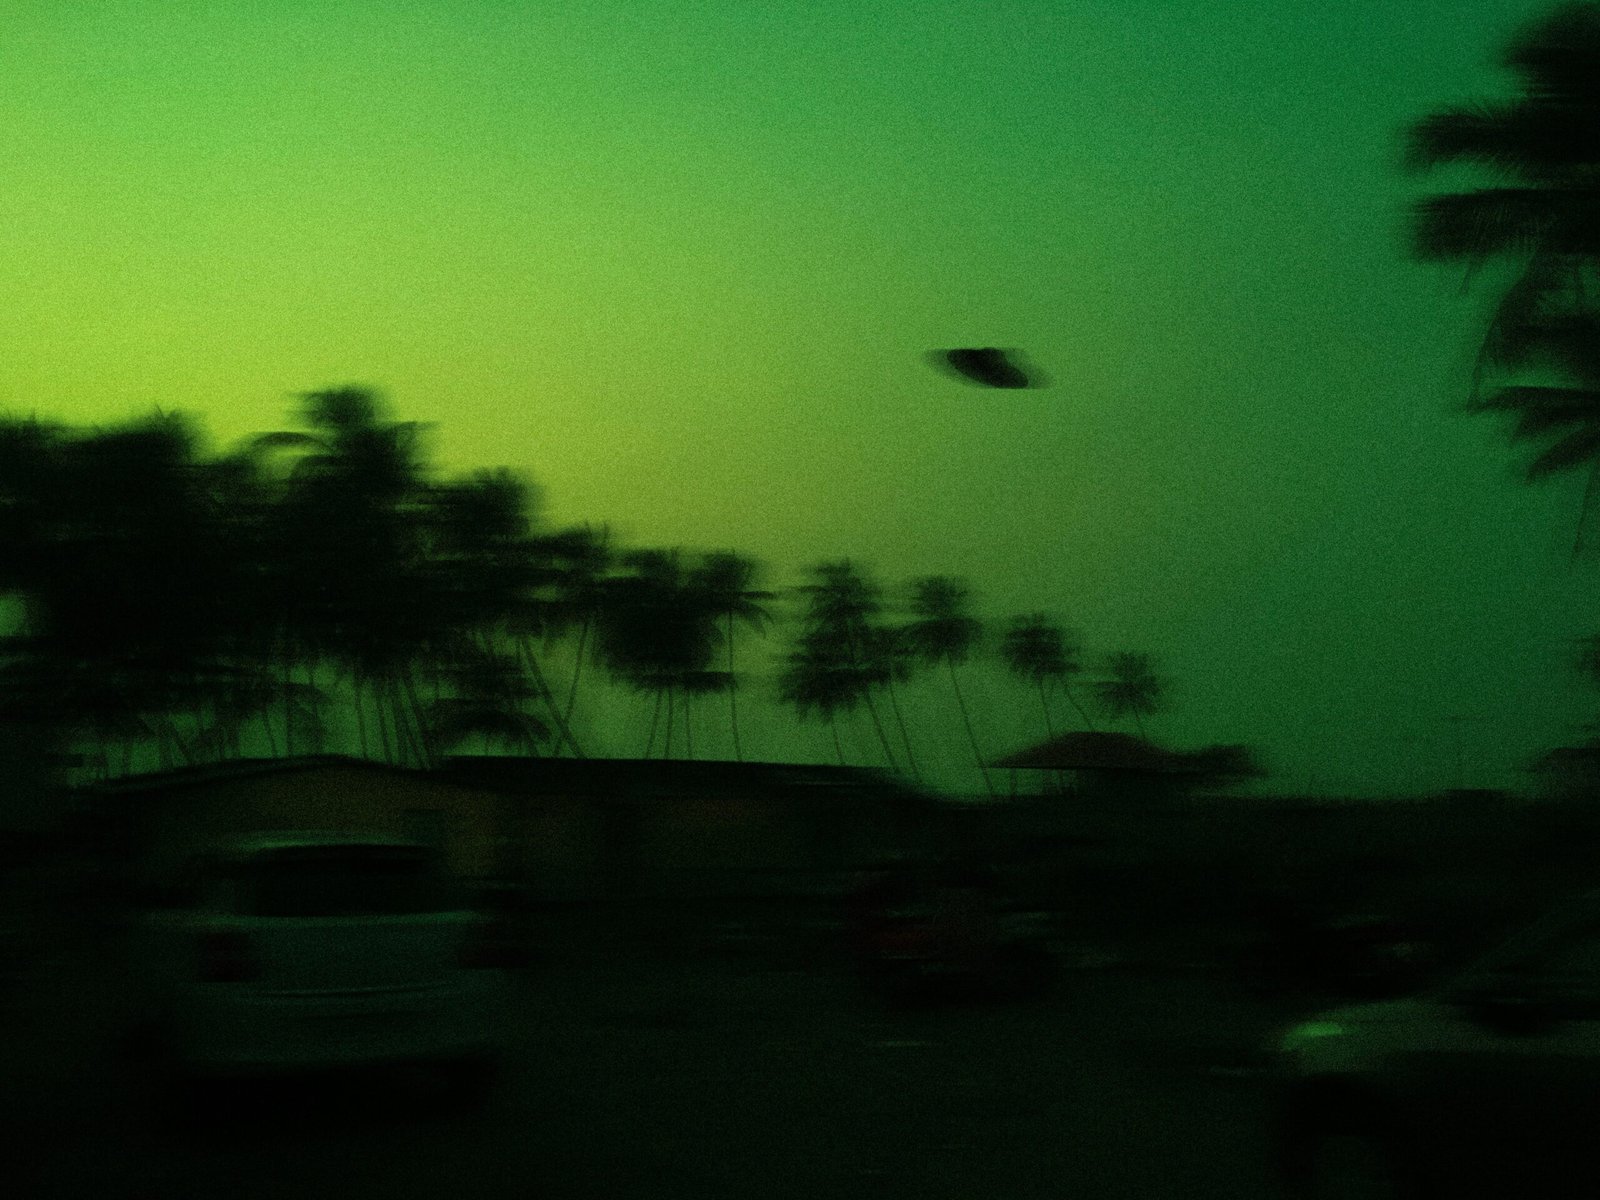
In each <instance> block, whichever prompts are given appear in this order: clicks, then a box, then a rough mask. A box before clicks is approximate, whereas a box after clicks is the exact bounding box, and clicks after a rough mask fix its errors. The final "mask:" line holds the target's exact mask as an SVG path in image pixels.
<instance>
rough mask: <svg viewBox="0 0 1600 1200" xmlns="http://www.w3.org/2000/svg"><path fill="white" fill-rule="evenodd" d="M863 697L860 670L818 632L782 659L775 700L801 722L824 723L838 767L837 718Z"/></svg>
mask: <svg viewBox="0 0 1600 1200" xmlns="http://www.w3.org/2000/svg"><path fill="white" fill-rule="evenodd" d="M863 695H864V691H863V688H862V680H861V672H860V670H859V669H858V668H856V667H854V666H851V665H850V663H849V662H848V661H846V660H845V658H844V657H843V656H841V654H840V653H839V647H838V645H837V644H836V642H835V641H834V640H833V639H832V638H830V637H828V636H827V635H826V634H825V633H823V632H822V631H820V630H814V631H812V632H810V633H808V634H805V635H803V636H802V637H801V639H800V642H799V645H798V646H797V648H796V649H794V650H792V651H790V652H789V653H788V654H787V655H786V656H785V658H784V664H783V667H782V669H781V671H780V672H779V675H778V698H779V699H780V700H781V701H782V702H783V703H785V704H789V705H792V706H793V707H794V709H795V711H796V712H797V713H798V714H799V716H800V719H801V720H809V719H810V718H811V717H813V716H818V717H821V718H822V719H823V720H825V721H827V722H828V729H829V731H830V732H831V733H832V734H833V751H834V754H835V755H836V756H837V757H838V760H839V765H840V766H841V767H842V766H844V765H845V760H844V745H843V743H842V742H840V740H839V721H838V716H839V714H840V713H848V712H850V711H851V710H852V709H854V708H855V706H856V705H857V704H859V703H860V702H861V699H862V696H863Z"/></svg>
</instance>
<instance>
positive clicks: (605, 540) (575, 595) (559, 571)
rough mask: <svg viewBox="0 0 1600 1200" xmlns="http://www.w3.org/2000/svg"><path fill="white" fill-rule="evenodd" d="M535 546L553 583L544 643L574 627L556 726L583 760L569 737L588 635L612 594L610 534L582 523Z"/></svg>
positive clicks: (543, 621) (543, 612)
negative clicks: (575, 637)
mask: <svg viewBox="0 0 1600 1200" xmlns="http://www.w3.org/2000/svg"><path fill="white" fill-rule="evenodd" d="M539 545H540V547H541V549H542V550H543V552H544V554H545V556H546V558H547V560H548V561H549V562H550V564H551V569H552V571H553V580H554V583H553V589H554V594H553V595H552V596H550V597H548V598H547V599H546V600H545V602H544V603H543V604H542V605H541V606H540V612H539V619H538V623H539V624H540V626H541V627H542V632H543V633H544V635H545V636H546V638H547V639H548V638H552V637H557V636H559V635H560V634H562V633H564V632H566V631H567V630H569V629H570V628H571V627H572V626H573V625H574V624H576V625H577V626H578V644H577V650H576V652H575V653H574V656H573V665H572V681H571V683H570V684H569V685H568V688H567V702H566V708H565V709H564V710H563V711H562V712H561V717H560V722H559V725H560V728H561V729H562V730H563V731H564V732H565V734H566V737H567V741H568V744H569V745H571V747H572V752H573V754H574V755H575V756H576V757H578V758H582V757H583V752H582V751H581V750H579V749H578V745H577V742H576V741H574V740H573V739H572V732H571V726H572V714H573V712H574V710H575V709H576V708H577V704H578V680H579V678H580V677H581V676H582V674H583V663H584V654H585V651H586V650H587V649H588V647H589V637H590V635H591V634H592V633H593V632H594V629H595V625H596V623H597V622H598V621H599V619H600V613H601V608H602V606H603V605H604V603H605V602H606V600H607V598H608V596H609V595H610V593H609V591H608V587H609V584H608V577H607V572H608V571H609V570H610V569H611V566H612V563H613V561H614V554H613V552H612V550H611V530H610V527H609V526H605V525H602V526H600V527H599V528H598V529H596V528H594V527H592V526H589V525H582V526H579V527H577V528H575V529H568V530H563V531H562V532H560V533H556V534H553V535H551V536H549V537H547V538H544V539H542V540H541V541H540V543H539ZM524 650H525V653H527V655H528V657H529V660H530V662H536V660H535V659H534V658H533V655H532V649H531V646H530V645H529V644H528V643H527V642H526V641H525V642H524ZM535 669H537V668H535ZM541 674H542V672H541ZM552 699H553V697H552Z"/></svg>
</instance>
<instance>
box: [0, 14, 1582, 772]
mask: <svg viewBox="0 0 1600 1200" xmlns="http://www.w3.org/2000/svg"><path fill="white" fill-rule="evenodd" d="M1545 8H1546V6H1545V5H1541V4H1532V3H1525V2H1524V3H1516V2H1511V0H1478V2H1477V3H1474V4H1472V5H1462V4H1459V3H1457V2H1455V0H1408V2H1407V3H1405V4H1396V3H1394V0H1341V2H1340V3H1338V4H1331V5H1302V4H1285V3H1282V0H1276V2H1274V3H1267V2H1265V0H1174V2H1168V3H1161V2H1157V0H1099V2H1095V0H1085V2H1079V3H1073V4H1062V3H1059V2H1056V0H1030V2H1022V0H981V2H980V0H966V2H962V3H938V2H935V0H930V2H929V3H923V4H907V3H905V2H904V0H894V2H892V3H891V2H884V0H792V2H780V0H763V2H762V3H750V2H748V0H701V2H694V0H606V2H602V0H576V2H572V3H560V4H555V3H543V2H541V3H533V2H531V0H530V2H524V3H511V2H509V0H499V2H493V0H426V2H423V0H416V2H412V3H376V2H363V0H342V2H334V0H329V2H327V3H310V2H307V3H296V2H295V0H273V2H272V3H269V4H262V3H259V2H256V0H250V2H221V0H219V2H216V3H198V2H194V0H182V2H180V0H169V2H159V0H97V2H96V3H94V4H86V5H64V4H60V3H57V2H55V0H48V2H47V0H38V2H34V3H24V2H10V3H0V117H3V120H4V122H5V131H6V132H5V137H4V139H3V140H0V206H3V211H0V231H3V232H0V237H3V238H4V252H3V253H0V287H3V291H4V296H5V303H4V305H3V307H0V344H3V346H4V353H3V354H0V407H3V408H7V409H9V410H11V411H13V412H23V413H26V412H29V411H37V412H39V413H40V414H41V415H48V416H51V417H55V418H58V419H62V420H67V421H74V422H90V421H99V420H111V419H115V418H118V417H123V416H128V415H132V414H135V413H140V412H146V411H149V409H150V408H151V407H152V406H153V405H157V404H159V405H161V406H163V407H165V408H168V409H173V408H176V409H183V410H188V411H191V412H194V413H196V414H198V415H200V416H201V418H202V420H203V422H204V424H205V426H206V427H207V428H208V429H209V430H210V431H211V432H212V433H213V434H214V435H215V437H216V438H217V439H218V440H219V441H221V442H231V441H232V440H234V439H236V438H238V437H240V436H243V435H245V434H247V433H250V432H253V431H257V430H262V429H270V428H281V427H283V426H284V424H285V421H286V419H287V414H288V413H289V411H290V409H291V406H292V399H291V397H292V394H293V393H295V392H298V391H303V390H306V389H308V388H314V387H319V386H324V385H329V384H335V383H343V382H361V383H367V384H371V385H375V386H377V387H380V388H382V389H383V390H384V391H385V392H386V393H387V394H388V395H389V396H390V397H391V399H392V401H393V403H394V405H395V407H396V409H397V411H398V414H399V415H400V416H402V417H406V418H416V419H423V420H430V421H437V422H438V423H439V429H438V432H437V435H436V438H435V441H434V450H435V457H436V459H437V461H438V462H440V463H441V464H442V465H443V466H444V467H446V468H447V469H450V470H459V469H465V468H468V467H472V466H479V465H484V466H487V465H499V464H505V465H510V466H513V467H517V468H519V469H524V470H526V471H528V472H529V473H530V474H531V476H532V477H533V478H534V479H535V480H537V481H538V483H539V484H540V486H541V487H542V488H543V490H544V494H545V516H546V518H547V520H548V521H549V522H552V523H568V522H576V521H580V520H591V521H596V522H601V521H603V522H609V523H610V524H611V526H612V528H613V530H614V531H615V532H616V533H617V535H618V536H619V538H620V539H621V540H622V541H624V542H625V543H628V544H634V545H641V544H648V545H681V546H684V547H685V548H689V549H693V548H716V547H721V546H730V547H735V548H738V549H740V550H742V551H745V552H748V553H751V554H754V555H756V556H757V557H759V558H761V559H763V560H764V561H766V562H767V563H769V564H771V566H772V568H773V571H774V572H775V575H776V582H779V583H787V582H791V581H793V580H794V579H795V578H796V576H797V573H798V572H799V570H800V569H802V568H804V567H805V566H807V565H808V564H810V563H812V562H815V561H817V560H819V559H823V558H830V557H841V556H845V555H848V556H850V557H851V558H853V559H855V560H857V561H858V562H860V563H861V564H863V565H865V566H867V567H868V568H870V569H871V570H872V571H873V572H875V573H876V574H877V575H878V576H879V578H880V579H882V580H883V581H884V582H886V583H893V582H897V581H901V580H904V579H908V578H910V577H912V576H914V575H917V574H925V573H934V572H938V573H950V574H957V575H961V576H965V577H966V578H967V579H968V580H969V581H970V583H971V584H972V586H973V588H974V590H975V592H976V593H977V595H978V600H979V604H980V607H981V611H982V612H983V613H984V614H985V615H989V616H994V617H1003V616H1005V615H1008V614H1010V613H1013V612H1018V611H1023V610H1031V609H1044V610H1047V611H1049V612H1051V613H1052V614H1054V615H1056V616H1057V617H1059V618H1060V619H1062V620H1064V621H1065V622H1067V623H1068V624H1070V625H1071V626H1073V627H1075V628H1077V629H1078V630H1080V631H1081V633H1082V636H1083V638H1084V640H1085V642H1086V643H1087V645H1088V646H1089V647H1090V648H1091V650H1092V651H1108V650H1114V649H1122V648H1129V649H1136V650H1143V651H1147V652H1149V653H1151V654H1153V655H1155V656H1156V657H1157V659H1158V660H1159V662H1160V664H1161V666H1162V667H1163V669H1164V671H1165V673H1166V674H1167V675H1169V676H1170V677H1171V679H1172V681H1173V695H1172V700H1173V707H1172V709H1171V711H1170V712H1169V713H1167V714H1165V715H1163V716H1161V717H1158V718H1157V719H1156V720H1155V721H1154V722H1152V724H1151V731H1152V733H1153V734H1155V735H1157V736H1158V737H1160V738H1163V739H1165V740H1167V741H1169V742H1171V743H1173V744H1176V745H1189V744H1193V743H1196V742H1203V741H1213V740H1221V741H1247V742H1254V743H1257V744H1258V745H1260V746H1261V747H1262V749H1263V751H1264V754H1265V757H1266V758H1267V760H1268V762H1269V764H1270V765H1271V766H1272V767H1273V768H1274V769H1275V771H1276V773H1277V779H1276V780H1275V781H1274V782H1275V785H1276V786H1281V787H1286V788H1292V789H1301V788H1305V787H1308V786H1309V787H1311V788H1313V789H1314V790H1316V791H1332V792H1360V793H1364V794H1371V795H1383V794H1392V793H1403V792H1412V791H1415V790H1418V789H1428V788H1438V787H1444V786H1454V785H1457V784H1459V783H1463V782H1471V783H1481V784H1490V785H1504V784H1520V783H1522V782H1524V781H1525V780H1524V777H1523V775H1522V774H1521V771H1522V767H1523V765H1524V764H1525V762H1526V760H1527V759H1528V757H1529V756H1530V755H1531V754H1534V753H1536V752H1537V751H1540V750H1542V749H1545V748H1548V747H1549V746H1551V745H1554V744H1557V743H1559V742H1561V741H1564V740H1571V739H1572V738H1574V737H1575V736H1578V735H1577V733H1576V731H1575V723H1576V722H1578V721H1581V720H1584V719H1586V718H1587V717H1588V715H1589V714H1590V711H1591V709H1592V707H1593V704H1592V698H1591V693H1589V692H1587V691H1585V689H1584V688H1583V686H1582V685H1581V684H1580V683H1579V681H1578V680H1577V679H1576V677H1575V676H1574V675H1573V673H1572V672H1571V671H1570V670H1569V669H1568V667H1567V665H1566V664H1567V659H1568V657H1569V656H1570V652H1571V650H1570V642H1571V639H1573V638H1575V637H1577V636H1579V635H1582V634H1587V633H1590V632H1600V619H1597V617H1596V614H1595V613H1594V604H1593V600H1592V598H1591V592H1592V590H1593V588H1594V584H1595V570H1596V568H1595V567H1594V565H1592V564H1587V565H1574V564H1573V563H1572V562H1571V561H1570V559H1569V557H1568V555H1567V553H1566V548H1567V547H1568V545H1569V544H1570V539H1571V532H1572V522H1573V518H1574V514H1575V513H1576V508H1577V499H1578V495H1579V492H1580V486H1581V485H1580V482H1578V481H1572V482H1559V483H1557V484H1554V485H1552V486H1548V487H1543V488H1538V489H1528V488H1525V487H1523V486H1521V485H1520V484H1519V483H1518V482H1517V481H1516V476H1515V473H1514V464H1515V462H1516V459H1515V458H1514V457H1513V455H1512V454H1511V453H1510V452H1509V451H1508V449H1507V447H1506V446H1505V444H1504V442H1503V440H1502V438H1501V436H1500V431H1499V430H1498V429H1497V428H1496V427H1495V426H1494V424H1493V423H1492V422H1490V421H1488V420H1485V419H1481V418H1479V419H1468V418H1465V417H1461V416H1458V415H1456V414H1454V413H1453V412H1452V411H1451V409H1452V405H1453V404H1454V403H1456V402H1457V401H1458V400H1459V398H1460V397H1461V395H1462V394H1463V389H1464V387H1465V385H1466V379H1467V368H1468V364H1469V363H1470V359H1471V352H1472V350H1473V348H1474V345H1475V339H1476V337H1477V334H1478V331H1479V327H1480V323H1481V318H1482V313H1483V311H1484V308H1485V305H1486V303H1487V301H1488V300H1489V299H1490V296H1491V293H1490V292H1488V291H1479V292H1476V293H1474V294H1468V295H1463V294H1462V292H1461V287H1460V282H1461V280H1460V273H1459V272H1458V271H1451V270H1449V269H1445V268H1437V267H1421V266H1417V265H1414V264H1412V263H1410V262H1408V261H1407V259H1406V258H1405V255H1404V242H1403V228H1404V207H1405V204H1406V202H1407V200H1408V198H1410V197H1412V196H1415V195H1419V194H1421V193H1422V192H1423V191H1425V190H1426V189H1427V188H1428V187H1429V186H1430V184H1429V182H1428V181H1425V180H1423V181H1419V180H1414V179H1408V178H1406V177H1404V176H1402V175H1401V173H1400V172H1399V171H1398V169H1397V166H1396V159H1397V147H1398V138H1399V134H1400V132H1401V130H1402V129H1403V128H1404V126H1405V125H1406V123H1407V122H1408V121H1410V120H1412V119H1414V118H1416V117H1419V116H1421V115H1423V114H1425V113H1427V112H1429V111H1431V110H1432V109H1435V108H1437V107H1439V106H1441V105H1442V104H1444V103H1447V102H1450V101H1455V100H1461V99H1467V98H1471V97H1476V96H1484V95H1487V94H1491V93H1493V92H1495V91H1498V90H1500V89H1502V88H1503V87H1504V86H1505V81H1504V78H1503V76H1502V75H1501V74H1500V73H1499V72H1498V71H1497V69H1496V68H1495V67H1494V65H1493V60H1494V57H1495V55H1496V53H1497V52H1498V50H1499V48H1500V46H1501V45H1502V44H1503V43H1504V41H1505V39H1506V36H1507V35H1508V33H1510V32H1511V31H1512V30H1514V29H1516V28H1517V27H1518V26H1519V25H1520V24H1521V23H1522V22H1524V21H1525V20H1526V19H1527V18H1528V17H1529V16H1532V15H1537V14H1538V13H1541V12H1543V11H1544V10H1545ZM1451 182H1457V183H1459V182H1460V180H1459V179H1452V178H1451V177H1441V178H1440V179H1439V180H1436V181H1434V185H1435V186H1444V185H1446V184H1449V183H1451ZM987 344H994V345H1002V346H1021V347H1025V348H1027V349H1028V351H1029V353H1030V357H1031V359H1032V360H1033V361H1034V362H1036V363H1037V364H1039V365H1040V366H1041V367H1043V368H1044V369H1045V370H1046V371H1047V372H1048V373H1049V375H1050V377H1051V379H1052V382H1053V386H1052V387H1050V388H1048V389H1043V390H1037V391H1025V392H990V393H986V392H982V391H979V390H977V389H973V388H968V387H964V386H961V385H959V384H957V383H954V382H952V381H950V380H947V379H945V378H943V377H941V376H939V375H936V374H934V373H933V372H931V371H930V370H928V369H927V367H926V365H925V363H924V362H923V360H922V357H921V356H922V354H923V352H924V351H926V350H927V349H929V348H930V347H936V346H955V345H987ZM744 649H745V650H746V651H747V652H748V653H749V655H750V657H751V659H752V660H754V659H755V658H756V657H757V656H759V655H760V654H761V653H763V648H762V647H761V646H760V645H759V644H757V643H755V642H754V641H752V642H751V643H750V644H749V645H748V647H745V648H744ZM768 652H770V648H769V650H768ZM969 674H970V680H969V689H970V694H969V700H970V701H971V702H972V703H973V704H974V707H975V709H976V710H977V720H978V725H979V734H980V737H981V738H982V739H983V740H984V742H985V745H986V748H989V749H992V751H993V752H994V753H996V754H998V753H1002V752H1004V751H1005V750H1008V749H1010V748H1013V747H1014V746H1015V745H1017V744H1018V743H1020V742H1022V741H1025V740H1028V739H1030V738H1031V737H1033V736H1035V735H1036V734H1037V733H1038V732H1039V714H1038V712H1037V706H1036V705H1035V706H1033V707H1031V708H1030V707H1028V706H1027V701H1028V696H1027V695H1026V693H1021V692H1019V691H1018V690H1017V689H1016V688H1015V687H1013V686H1012V685H1010V684H1009V683H1007V681H1006V680H1005V679H1004V678H1003V677H1002V676H1000V675H998V674H995V673H993V672H988V671H986V670H984V669H979V668H976V667H975V668H974V669H973V670H972V671H971V672H969ZM940 683H941V681H939V680H937V679H933V680H929V681H928V682H927V683H926V684H925V685H924V686H923V687H922V688H921V689H920V690H914V692H913V694H912V695H911V696H910V697H908V704H909V705H910V706H911V708H912V710H913V711H912V713H911V716H912V717H913V718H914V720H915V723H916V727H917V730H918V731H919V732H920V733H921V736H922V739H923V740H922V741H920V742H919V750H920V752H921V754H922V755H923V757H924V762H925V765H926V766H929V767H931V768H932V769H933V772H934V777H935V779H936V780H937V781H938V782H940V783H942V784H943V785H944V786H946V787H949V788H951V789H952V790H955V791H962V792H965V791H971V790H972V789H973V788H975V787H976V786H978V779H977V776H976V773H975V772H974V771H973V770H972V769H971V766H970V762H971V757H970V752H969V751H968V750H967V749H966V747H965V743H964V742H963V741H961V740H959V739H960V737H961V734H960V731H959V724H958V723H957V721H956V720H955V715H954V714H955V710H954V702H953V700H952V698H951V696H950V695H949V692H948V689H947V688H943V687H941V686H939V685H940ZM590 699H591V701H592V704H591V707H592V708H593V709H594V710H595V711H594V712H593V713H592V714H591V716H590V718H589V720H590V722H591V728H592V731H593V736H594V737H596V738H598V739H600V741H601V742H602V743H603V745H602V748H605V749H609V750H610V751H612V752H615V753H636V752H637V751H638V750H639V749H640V748H641V745H639V744H635V743H640V744H642V740H643V739H642V726H643V724H644V720H642V719H641V713H643V714H644V717H645V719H647V712H648V710H647V707H646V708H641V707H640V706H639V705H636V704H634V703H631V702H625V701H624V699H623V698H620V697H613V698H607V697H602V696H600V695H599V694H598V693H597V694H596V695H595V696H594V697H591V698H590ZM1066 715H1067V714H1066V712H1065V710H1063V711H1062V712H1061V713H1060V714H1059V716H1058V720H1061V721H1064V720H1065V719H1066ZM1452 717H1467V718H1470V720H1468V721H1466V722H1458V723H1452V722H1451V721H1450V718H1452ZM748 720H749V721H750V722H751V726H750V729H749V732H748V733H747V736H746V744H747V751H754V752H755V753H757V754H762V755H766V756H789V755H792V756H798V757H806V758H810V757H822V758H825V757H827V756H829V755H831V743H828V742H826V740H825V738H824V737H823V735H822V734H821V733H820V731H818V730H816V729H814V728H808V729H804V730H801V731H799V732H792V731H790V730H789V729H788V723H787V722H786V721H785V720H783V719H781V718H780V715H778V714H770V713H769V714H765V715H763V714H760V713H757V712H756V711H755V710H754V708H753V707H752V709H751V711H750V713H749V716H748ZM697 730H698V731H699V732H698V734H697V736H698V737H699V739H700V740H699V742H698V743H697V747H696V749H697V752H698V753H701V754H706V753H718V752H725V751H726V740H725V738H722V736H721V735H720V733H719V731H718V729H717V727H716V726H715V724H714V723H713V721H712V720H711V718H710V717H709V716H706V717H705V718H704V725H703V728H701V727H699V726H697ZM1458 734H1461V735H1462V736H1461V737H1460V738H1459V739H1458V738H1457V735H1458ZM850 736H851V739H852V740H851V742H850V745H851V746H852V747H853V748H854V749H855V752H856V753H857V756H858V760H859V761H872V760H871V746H870V744H869V742H868V741H867V740H866V737H865V736H864V735H861V734H859V732H858V731H852V732H851V735H850ZM914 736H915V735H914ZM1463 763H1464V765H1465V774H1463V773H1462V771H1461V769H1460V768H1461V766H1462V765H1463Z"/></svg>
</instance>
